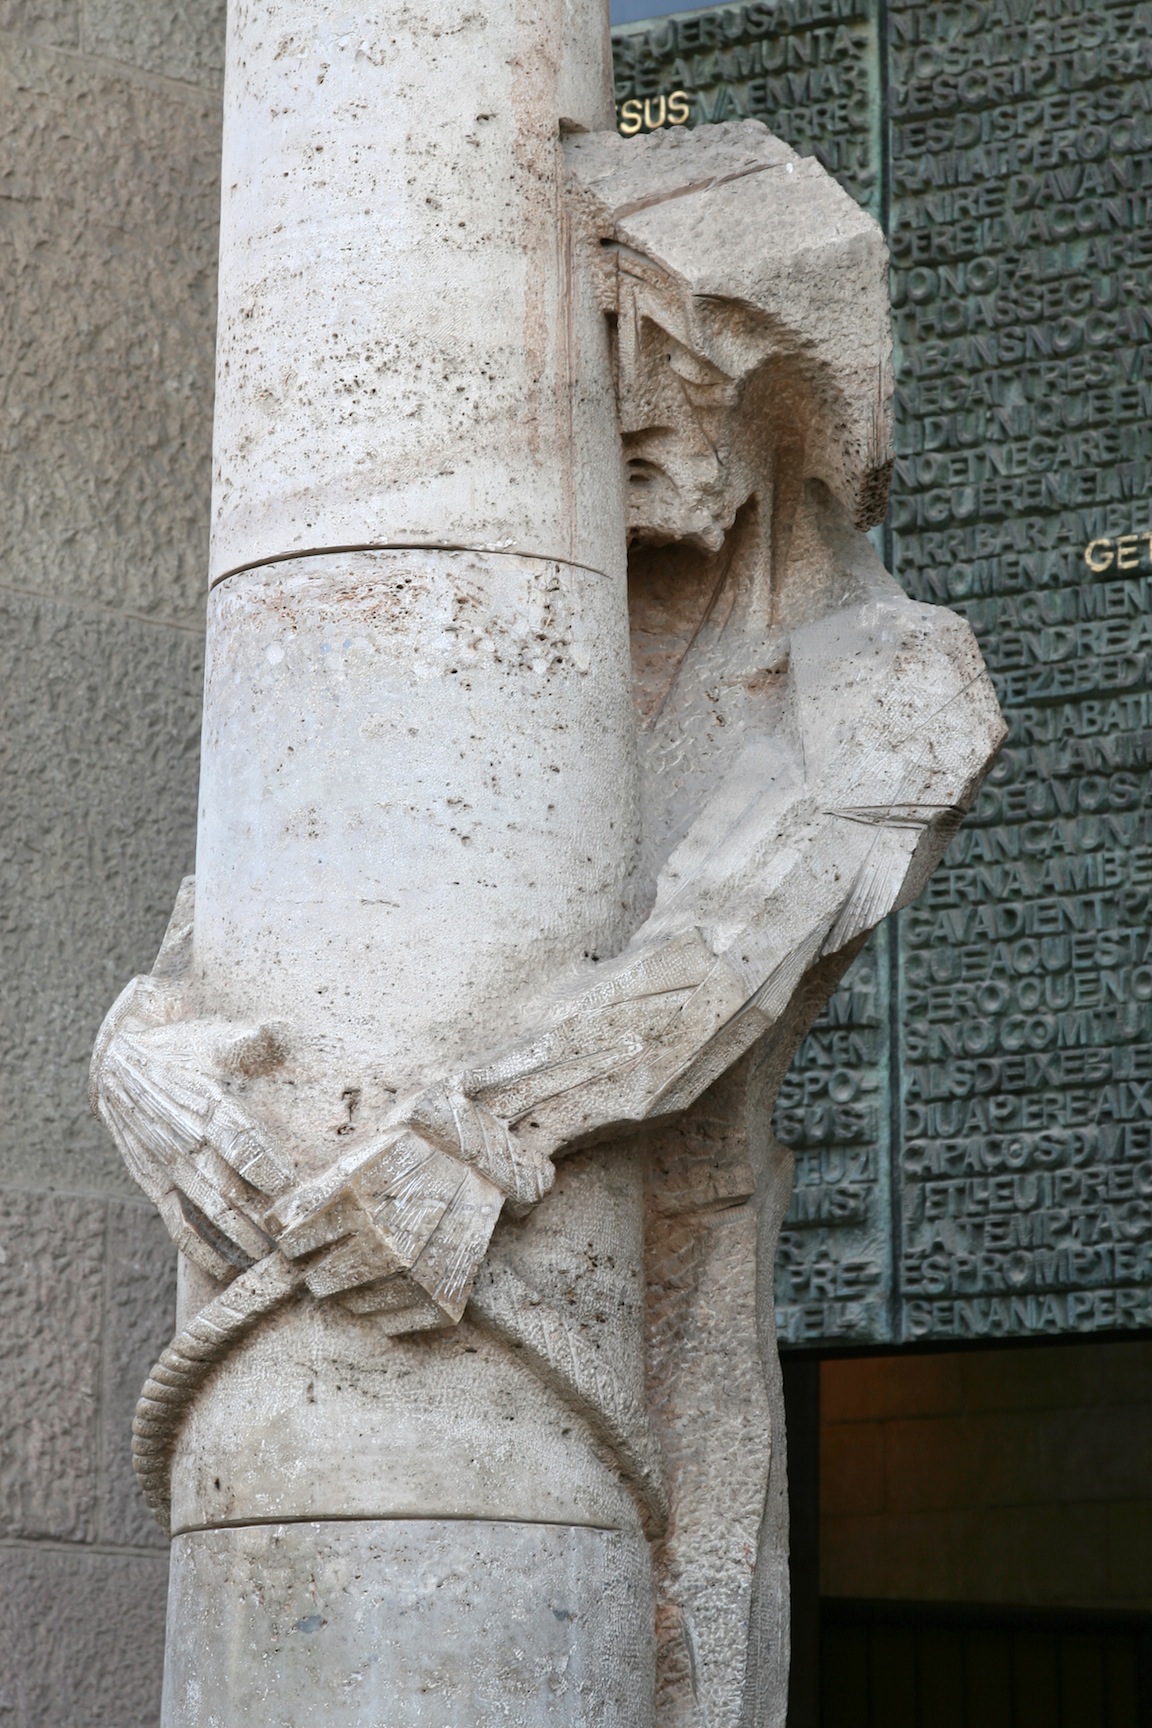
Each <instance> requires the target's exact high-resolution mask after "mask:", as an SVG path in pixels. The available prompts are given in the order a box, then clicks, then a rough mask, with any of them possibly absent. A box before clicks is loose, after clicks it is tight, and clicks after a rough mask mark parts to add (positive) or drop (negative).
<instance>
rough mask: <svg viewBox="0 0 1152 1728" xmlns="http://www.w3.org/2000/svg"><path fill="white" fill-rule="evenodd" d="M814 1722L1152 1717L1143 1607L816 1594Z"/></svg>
mask: <svg viewBox="0 0 1152 1728" xmlns="http://www.w3.org/2000/svg"><path fill="white" fill-rule="evenodd" d="M820 1644H821V1664H820V1667H821V1677H822V1682H823V1684H822V1689H821V1693H822V1695H821V1705H820V1716H819V1720H820V1724H821V1728H1152V1614H1125V1613H1121V1612H1106V1613H1094V1612H1091V1611H1085V1610H1082V1609H1071V1608H1039V1609H1028V1608H1005V1607H1000V1606H989V1605H987V1604H984V1603H980V1604H976V1605H965V1604H958V1603H943V1602H853V1601H850V1600H839V1601H838V1600H836V1599H835V1598H830V1599H826V1600H825V1601H824V1602H823V1603H822V1605H821V1638H820Z"/></svg>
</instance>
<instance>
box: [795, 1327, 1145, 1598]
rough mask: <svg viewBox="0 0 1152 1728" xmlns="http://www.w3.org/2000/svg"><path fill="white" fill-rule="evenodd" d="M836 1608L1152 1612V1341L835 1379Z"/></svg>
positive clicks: (830, 1472)
mask: <svg viewBox="0 0 1152 1728" xmlns="http://www.w3.org/2000/svg"><path fill="white" fill-rule="evenodd" d="M821 1404H822V1422H821V1428H822V1444H821V1453H822V1457H821V1592H822V1594H823V1595H825V1596H848V1597H869V1598H871V1597H890V1598H897V1599H904V1600H917V1601H937V1602H1005V1603H1017V1604H1030V1605H1052V1606H1057V1605H1059V1606H1067V1607H1073V1606H1080V1607H1095V1608H1135V1609H1152V1343H1148V1342H1143V1341H1141V1342H1131V1343H1086V1344H1067V1345H1054V1346H1051V1347H1048V1346H1044V1347H1037V1348H1034V1349H1033V1348H1028V1349H1017V1350H1011V1349H1009V1350H1003V1349H1002V1350H995V1351H979V1352H974V1353H972V1354H963V1353H962V1354H954V1355H938V1356H905V1357H896V1356H888V1357H883V1358H872V1359H865V1360H859V1361H842V1362H825V1363H824V1364H823V1365H822V1367H821Z"/></svg>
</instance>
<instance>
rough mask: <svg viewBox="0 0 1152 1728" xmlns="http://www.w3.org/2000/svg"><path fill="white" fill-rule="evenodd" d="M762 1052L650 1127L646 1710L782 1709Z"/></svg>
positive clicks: (782, 1543) (711, 1714) (783, 1578)
mask: <svg viewBox="0 0 1152 1728" xmlns="http://www.w3.org/2000/svg"><path fill="white" fill-rule="evenodd" d="M761 1056H762V1053H761V1052H753V1054H752V1055H751V1056H750V1057H746V1058H745V1059H744V1061H742V1062H741V1063H740V1064H739V1065H738V1066H737V1067H736V1068H735V1069H734V1070H733V1071H732V1073H731V1074H728V1075H726V1076H725V1077H724V1078H723V1079H721V1080H719V1081H718V1082H717V1083H716V1084H715V1085H714V1086H713V1087H711V1088H710V1090H709V1091H708V1092H706V1093H705V1094H704V1096H703V1097H702V1098H701V1099H700V1101H699V1102H698V1103H697V1104H695V1105H694V1106H693V1107H692V1109H691V1110H689V1111H687V1112H686V1114H685V1115H684V1117H683V1118H682V1119H681V1120H680V1121H678V1122H677V1123H675V1124H674V1125H672V1126H670V1127H668V1128H665V1129H663V1130H659V1131H656V1130H653V1132H652V1136H651V1156H650V1159H649V1184H648V1194H647V1206H646V1212H647V1224H646V1249H647V1254H646V1261H647V1278H648V1316H647V1322H648V1324H647V1332H648V1370H649V1386H650V1395H651V1397H652V1401H653V1409H654V1416H655V1422H656V1427H657V1432H658V1434H659V1436H660V1439H661V1441H662V1443H663V1447H664V1451H665V1453H666V1454H667V1457H668V1470H669V1489H670V1500H671V1506H672V1513H671V1519H670V1524H669V1528H668V1532H667V1536H666V1538H665V1539H664V1540H663V1541H662V1542H660V1543H659V1544H658V1545H657V1548H656V1555H655V1558H656V1584H657V1629H658V1667H657V1681H658V1692H657V1720H658V1722H659V1724H660V1728H702V1725H704V1724H707V1728H742V1725H743V1728H782V1724H783V1710H784V1704H783V1700H784V1699H785V1698H786V1695H787V1672H788V1602H787V1573H788V1565H787V1552H788V1531H787V1504H786V1496H785V1495H784V1493H783V1489H782V1485H783V1480H784V1433H783V1422H782V1419H781V1418H782V1410H781V1400H780V1364H779V1359H778V1356H777V1353H776V1342H775V1331H774V1326H773V1315H772V1308H771V1267H772V1265H773V1262H774V1260H775V1236H776V1234H777V1232H778V1230H779V1226H780V1220H781V1218H782V1216H783V1213H784V1211H785V1209H786V1208H787V1204H788V1190H789V1186H790V1177H791V1157H790V1155H789V1153H788V1152H787V1151H786V1150H785V1149H784V1148H783V1147H781V1146H780V1145H779V1144H778V1143H777V1142H776V1141H775V1140H774V1139H773V1136H772V1133H771V1105H772V1100H773V1097H774V1093H775V1086H774V1085H771V1086H768V1087H766V1086H765V1083H764V1075H763V1061H762V1059H761ZM765 1286H766V1287H767V1297H768V1300H767V1305H766V1304H765V1301H764V1288H765ZM753 1701H754V1703H753ZM750 1706H753V1707H750Z"/></svg>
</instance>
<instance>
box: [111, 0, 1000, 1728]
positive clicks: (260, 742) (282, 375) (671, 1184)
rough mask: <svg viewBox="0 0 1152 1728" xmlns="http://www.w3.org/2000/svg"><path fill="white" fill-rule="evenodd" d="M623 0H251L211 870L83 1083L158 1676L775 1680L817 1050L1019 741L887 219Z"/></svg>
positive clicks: (215, 610)
mask: <svg viewBox="0 0 1152 1728" xmlns="http://www.w3.org/2000/svg"><path fill="white" fill-rule="evenodd" d="M606 12H607V8H606V6H605V5H604V4H603V3H602V0H534V3H533V4H531V5H529V4H528V3H527V0H500V3H499V4H497V3H495V0H472V3H471V4H469V5H467V6H465V5H464V4H463V0H414V3H413V4H412V5H411V6H407V5H406V6H401V7H396V6H393V5H389V6H384V5H375V6H370V7H367V8H361V9H360V12H359V14H358V15H357V16H356V17H355V18H353V17H349V16H348V15H347V14H346V13H345V11H344V9H343V8H342V7H339V6H336V5H334V4H330V3H327V0H307V3H305V0H233V4H232V5H231V7H230V14H229V32H228V67H227V80H226V91H225V122H224V126H225V132H224V170H223V211H222V229H221V262H220V283H221V294H220V324H219V349H218V376H217V399H216V422H215V485H214V503H213V512H214V517H213V519H214V532H213V546H212V568H211V590H210V595H209V602H208V670H207V680H206V693H205V718H204V754H203V770H202V782H201V798H200V813H199V837H198V846H197V874H196V878H195V881H194V882H193V881H192V880H189V881H188V882H187V883H186V884H185V886H184V889H183V890H182V892H181V895H180V899H179V901H178V903H177V907H176V910H175V913H174V915H173V919H172V923H171V925H170V928H169V931H168V935H167V937H166V938H165V941H164V944H163V947H162V949H161V953H160V955H159V958H158V960H157V962H156V966H155V968H154V970H153V972H152V974H151V975H150V976H149V977H147V978H140V979H136V980H134V981H133V982H132V983H131V984H130V985H129V986H128V987H127V989H126V990H125V991H124V993H123V994H122V995H121V997H120V998H119V1000H118V1001H117V1003H116V1004H115V1005H114V1007H113V1008H112V1010H111V1012H110V1013H109V1015H108V1018H107V1020H106V1022H105V1024H104V1027H103V1029H102V1031H101V1034H100V1038H99V1042H98V1045H97V1050H96V1054H95V1057H94V1061H93V1099H94V1103H95V1106H96V1108H97V1110H98V1112H99V1113H100V1115H101V1116H102V1118H103V1119H104V1121H105V1122H106V1123H107V1124H108V1126H109V1128H110V1129H111V1131H112V1133H113V1134H114V1136H115V1138H116V1141H117V1143H118V1145H119V1147H120V1150H121V1152H122V1154H123V1156H124V1158H125V1159H126V1161H127V1163H128V1166H129V1168H130V1169H131V1171H132V1173H133V1174H134V1175H135V1177H136V1178H137V1180H138V1181H139V1182H140V1183H141V1185H142V1186H143V1188H144V1189H145V1191H146V1192H147V1193H148V1194H149V1195H150V1196H151V1197H152V1198H153V1200H154V1201H155V1203H156V1205H157V1206H158V1207H159V1209H160V1212H161V1214H162V1216H163V1218H164V1220H165V1222H166V1224H167V1226H168V1228H169V1230H170V1232H171V1234H172V1236H173V1238H174V1239H175V1241H176V1243H177V1245H178V1246H179V1248H180V1250H181V1295H180V1313H179V1316H178V1325H179V1327H180V1331H179V1332H178V1335H177V1337H176V1338H175V1339H174V1340H173V1343H172V1345H171V1346H170V1347H169V1349H168V1350H167V1351H166V1352H165V1354H164V1356H163V1357H162V1359H161V1360H160V1362H159V1363H158V1364H157V1365H156V1368H155V1369H154V1371H153V1374H152V1376H151V1377H150V1379H149V1381H148V1384H147V1385H146V1387H145V1389H144V1392H143V1394H142V1396H141V1401H140V1406H139V1409H138V1412H137V1419H136V1426H135V1462H136V1467H137V1473H138V1475H139V1478H140V1481H141V1484H142V1486H143V1488H144V1490H145V1493H146V1495H147V1497H148V1499H149V1501H150V1503H151V1504H152V1506H153V1507H154V1509H155V1510H156V1511H157V1513H158V1515H159V1516H160V1517H161V1518H162V1520H164V1522H165V1523H166V1524H168V1526H169V1527H170V1529H171V1531H172V1535H173V1548H172V1588H171V1599H170V1608H169V1621H168V1646H167V1665H166V1675H165V1690H164V1717H163V1720H164V1728H255V1725H256V1724H257V1723H259V1724H261V1725H264V1724H273V1723H274V1724H276V1725H277V1728H281V1725H283V1728H311V1725H313V1724H315V1723H317V1722H319V1721H323V1722H324V1723H325V1724H328V1725H329V1728H354V1725H355V1728H366V1725H368V1724H378V1725H379V1728H404V1725H407V1724H411V1725H412V1728H416V1725H417V1724H419V1725H421V1728H423V1725H425V1724H427V1725H429V1728H433V1725H434V1728H447V1725H449V1724H451V1725H452V1728H457V1725H459V1728H481V1725H483V1728H487V1725H489V1724H492V1725H495V1724H496V1723H500V1724H509V1725H512V1728H536V1725H540V1728H544V1725H545V1724H547V1725H548V1728H553V1725H555V1728H577V1725H578V1724H579V1725H581V1728H583V1725H589V1728H591V1725H596V1728H601V1725H602V1728H647V1725H649V1724H652V1723H654V1722H658V1723H659V1724H660V1725H661V1728H673V1725H676V1728H679V1725H681V1724H685V1725H688V1724H696V1723H699V1724H701V1728H702V1725H703V1724H705V1723H707V1724H708V1728H737V1725H741V1728H763V1725H766V1724H780V1723H782V1721H783V1712H784V1704H785V1696H786V1673H787V1640H788V1633H787V1619H786V1575H787V1574H786V1567H787V1531H786V1519H785V1515H784V1480H783V1444H782V1443H783V1434H782V1424H781V1412H780V1395H779V1373H778V1364H777V1361H776V1351H775V1338H774V1332H773V1319H772V1262H773V1255H774V1251H775V1239H776V1233H777V1231H778V1228H779V1223H780V1219H781V1216H782V1214H783V1211H784V1209H785V1207H786V1204H787V1198H788V1191H789V1184H790V1164H789V1157H788V1154H787V1153H786V1152H785V1151H784V1149H783V1148H781V1147H780V1146H779V1145H778V1144H777V1143H776V1142H775V1141H774V1140H773V1138H772V1135H771V1132H770V1118H771V1108H772V1102H773V1098H774V1096H775V1091H776V1088H777V1087H778V1086H779V1084H780V1081H781V1079H782V1077H783V1075H784V1073H785V1071H786V1069H787V1066H788V1063H789V1061H790V1059H791V1056H792V1053H793V1051H794V1049H795V1047H796V1045H797V1043H798V1041H799V1039H800V1038H801V1037H802V1035H803V1033H804V1031H805V1030H806V1028H807V1026H808V1024H809V1023H810V1021H811V1019H812V1018H813V1016H814V1015H815V1013H816V1012H817V1011H818V1009H819V1007H820V1006H821V1004H822V1002H823V1001H824V999H825V997H826V995H827V993H828V992H829V991H830V990H831V988H832V987H833V986H834V984H835V982H836V980H837V979H838V978H839V976H840V975H841V973H842V972H843V970H844V968H845V967H846V966H847V964H848V963H849V961H850V960H851V959H852V957H853V956H854V954H855V953H856V952H857V951H858V949H859V946H860V944H861V942H862V941H863V939H864V937H865V935H866V934H867V932H868V930H869V929H870V928H872V926H873V925H874V924H875V923H876V922H877V921H878V920H879V919H881V918H882V917H883V916H884V915H885V914H886V913H887V912H889V911H891V910H892V909H893V908H894V907H897V906H900V905H903V904H905V903H906V902H907V901H908V900H909V899H910V898H911V897H912V896H914V895H915V894H916V893H918V892H919V890H920V889H921V887H922V886H923V884H924V882H925V881H926V880H927V877H928V875H929V874H930V872H931V870H932V869H933V867H934V866H935V864H936V862H937V861H938V860H939V858H940V856H941V854H942V852H943V849H944V847H945V845H946V843H947V840H948V838H949V836H950V834H951V833H952V832H953V830H954V828H955V826H956V823H957V822H958V820H959V818H960V816H961V815H962V813H963V812H964V810H965V809H966V808H967V806H968V804H969V802H970V800H971V798H972V796H973V794H974V792H975V789H976V787H977V785H978V783H979V780H980V778H981V775H982V774H983V772H984V770H985V769H986V767H987V765H988V763H989V761H990V759H991V756H992V754H993V752H994V750H995V748H996V746H997V744H998V742H999V740H1000V738H1001V735H1002V724H1001V720H1000V716H999V711H998V709H997V706H996V701H995V697H994V695H993V693H992V689H991V685H990V684H989V681H988V678H987V675H986V673H985V671H984V668H983V665H982V662H981V660H980V656H979V653H978V651H977V649H976V646H975V643H974V641H973V639H972V636H971V634H970V632H969V631H968V629H967V626H965V625H964V624H962V623H961V622H960V621H959V620H958V619H956V618H955V617H953V616H952V615H951V614H950V613H948V612H946V611H942V610H939V609H935V608H931V607H925V606H921V605H916V604H913V603H912V602H911V601H909V600H908V599H907V598H906V597H905V596H904V594H903V593H902V592H901V591H900V589H899V588H898V587H897V586H896V584H895V583H894V582H893V581H892V580H891V578H890V577H888V576H887V574H886V573H885V571H884V570H883V568H882V567H881V566H880V564H879V563H878V561H877V559H876V557H875V556H874V554H873V552H872V549H871V546H870V543H869V541H868V540H867V538H866V535H865V532H864V531H865V530H866V529H867V528H868V527H869V526H870V525H872V524H873V523H875V522H876V521H877V520H879V519H880V518H881V517H882V516H883V514H884V510H885V501H886V493H887V475H888V472H889V469H890V442H889V438H890V434H889V398H890V392H891V384H890V354H889V346H890V345H889V324H888V310H887V297H886V253H885V249H884V245H883V241H882V239H881V236H880V233H879V230H878V229H877V228H876V226H875V224H874V223H873V222H872V221H871V220H870V219H869V218H868V217H866V216H865V215H863V214H862V213H861V212H860V211H859V210H858V209H857V208H856V206H855V205H854V204H853V202H852V201H851V200H850V198H849V197H848V196H847V195H846V194H845V193H843V192H842V191H840V189H839V188H838V187H837V186H836V184H835V183H834V182H833V181H832V180H831V179H830V178H829V177H828V176H827V175H826V174H825V173H824V172H823V170H822V169H820V168H819V167H818V166H817V165H816V163H815V162H813V161H812V160H809V159H803V158H800V157H797V156H796V155H795V154H794V152H793V151H792V150H790V149H789V148H788V147H787V146H786V145H784V144H782V143H781V142H780V141H779V140H778V139H776V138H774V137H773V136H772V135H771V134H770V133H768V132H767V131H766V130H765V128H764V127H763V126H761V125H759V124H758V123H755V122H748V123H743V124H737V125H731V126H715V127H703V128H700V129H698V130H697V131H695V132H686V131H671V132H664V133H655V134H652V135H650V136H648V137H645V138H637V139H632V140H624V139H622V138H620V137H618V136H617V135H616V133H615V132H614V131H613V129H612V125H613V115H612V105H611V95H610V91H611V81H610V58H609V46H608V32H607V16H606Z"/></svg>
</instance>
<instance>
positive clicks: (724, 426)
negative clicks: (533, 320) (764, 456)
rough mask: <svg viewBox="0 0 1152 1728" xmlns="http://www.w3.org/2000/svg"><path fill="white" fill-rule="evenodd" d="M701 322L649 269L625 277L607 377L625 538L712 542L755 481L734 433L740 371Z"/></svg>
mask: <svg viewBox="0 0 1152 1728" xmlns="http://www.w3.org/2000/svg"><path fill="white" fill-rule="evenodd" d="M702 322H703V320H702V318H701V316H700V314H699V312H698V310H697V309H696V308H695V307H694V306H693V305H692V304H691V303H688V304H685V301H684V299H683V297H682V296H681V295H679V294H678V293H677V292H676V291H675V289H674V288H673V287H672V286H671V285H670V284H665V283H661V282H660V281H659V280H657V279H654V273H651V274H649V273H648V272H645V273H644V275H636V276H631V275H628V276H626V277H625V282H624V292H622V294H621V306H620V315H619V319H618V324H617V332H616V344H617V346H616V369H617V374H616V387H617V398H618V402H619V411H620V430H621V435H622V438H623V445H624V461H625V466H626V471H627V485H628V538H629V541H630V542H632V543H633V544H641V545H648V546H663V545H667V544H668V543H670V542H672V541H677V542H682V543H686V544H688V545H690V546H696V547H698V548H699V549H701V550H703V551H707V552H715V551H718V550H719V548H720V546H721V545H722V544H723V541H724V536H725V534H726V533H727V532H728V530H729V528H731V526H732V523H733V522H734V520H735V518H736V512H737V511H738V510H739V508H740V506H741V505H742V504H743V503H744V502H745V501H746V500H747V498H748V497H749V496H750V495H751V493H752V492H753V491H754V490H755V489H756V475H755V473H754V472H753V465H752V464H751V463H750V462H749V461H748V460H747V459H746V458H745V455H744V452H743V450H742V448H741V447H740V446H741V441H739V440H738V436H737V434H738V430H739V426H740V414H739V409H740V403H741V397H742V394H743V391H742V382H743V381H742V379H741V377H740V376H739V375H737V376H733V374H732V372H731V371H729V370H726V369H725V367H724V365H723V364H722V363H721V359H720V356H719V355H718V354H717V353H716V351H715V350H716V347H717V344H715V343H714V342H712V341H711V340H709V337H708V334H707V332H706V331H704V330H702V328H701V325H702Z"/></svg>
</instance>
